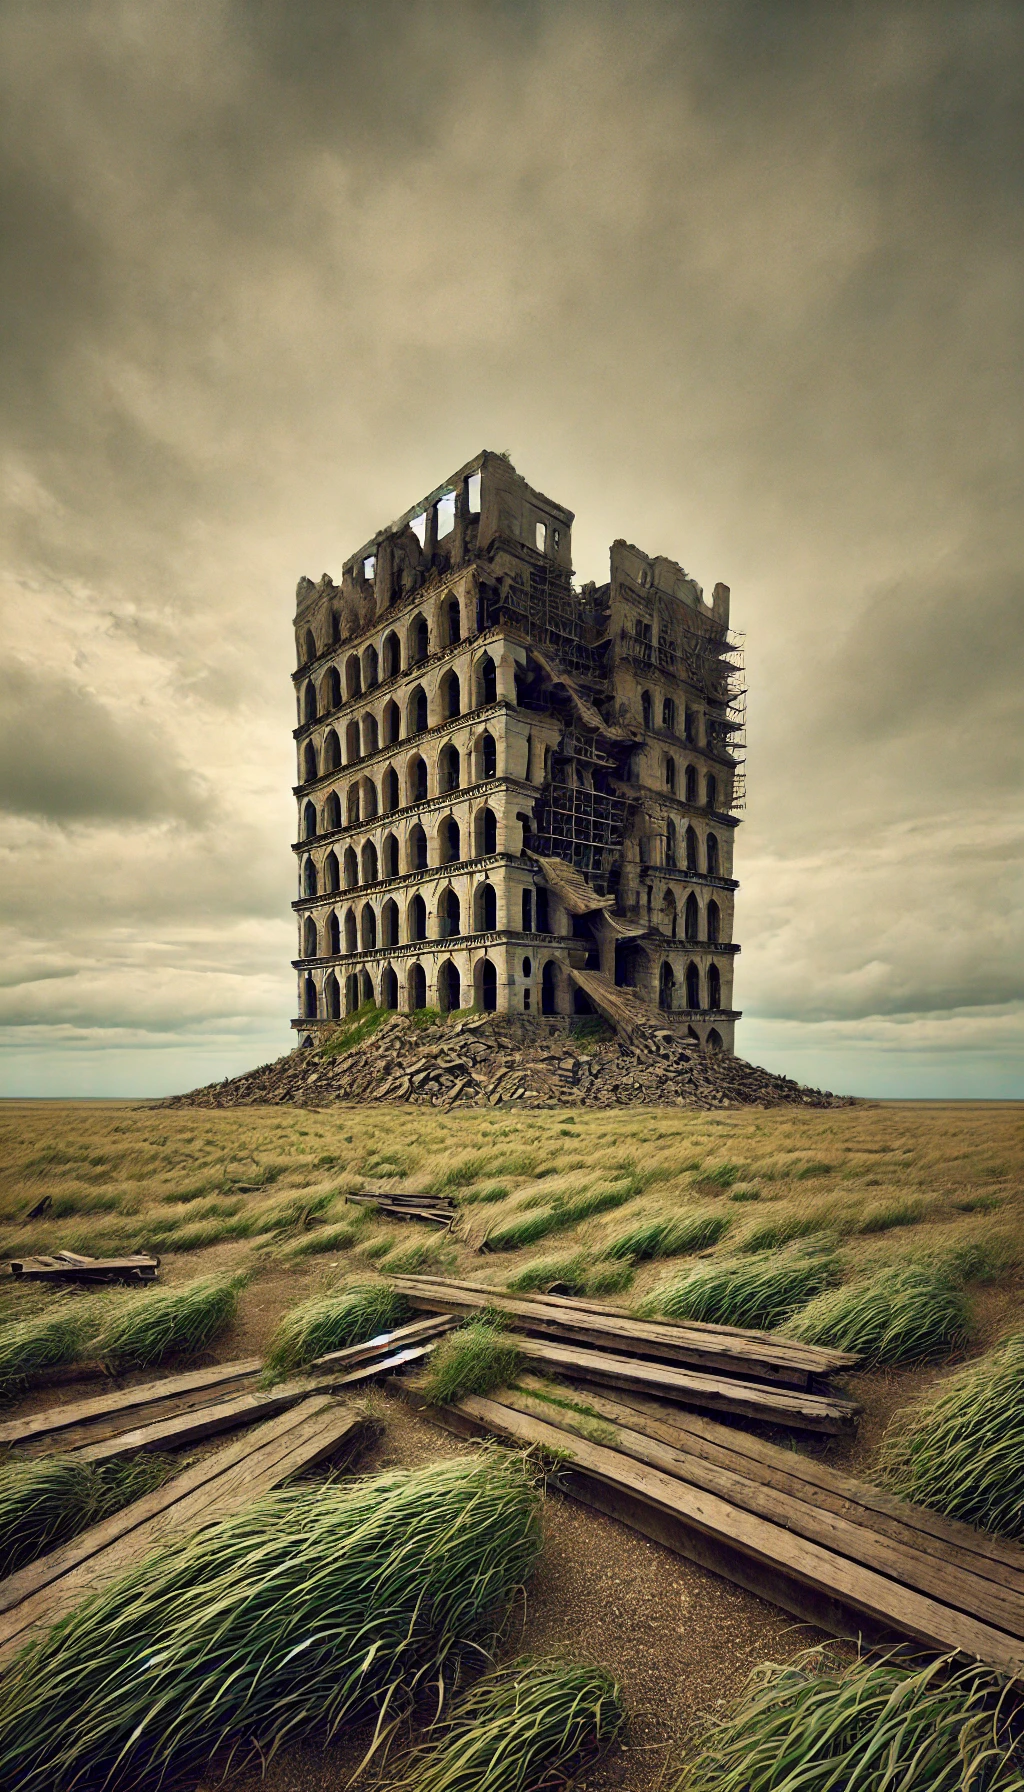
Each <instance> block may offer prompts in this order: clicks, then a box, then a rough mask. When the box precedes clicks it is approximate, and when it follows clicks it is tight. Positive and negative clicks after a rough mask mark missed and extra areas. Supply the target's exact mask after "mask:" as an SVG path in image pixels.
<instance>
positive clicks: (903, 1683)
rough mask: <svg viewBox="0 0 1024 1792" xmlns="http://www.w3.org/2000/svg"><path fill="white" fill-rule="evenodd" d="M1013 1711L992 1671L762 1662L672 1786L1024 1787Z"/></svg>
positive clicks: (1007, 1790) (803, 1789)
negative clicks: (783, 1664)
mask: <svg viewBox="0 0 1024 1792" xmlns="http://www.w3.org/2000/svg"><path fill="white" fill-rule="evenodd" d="M1022 1787H1024V1756H1022V1754H1021V1752H1020V1728H1019V1713H1018V1712H1017V1709H1016V1701H1015V1700H1014V1699H1013V1698H1012V1697H1011V1694H1010V1692H1009V1690H1008V1688H1007V1687H1006V1685H1005V1684H1004V1683H1003V1682H1001V1681H1000V1680H999V1679H998V1678H997V1676H996V1675H995V1674H993V1673H991V1672H990V1671H989V1670H988V1669H987V1668H983V1667H980V1666H978V1665H976V1664H975V1665H972V1666H969V1667H957V1666H956V1665H955V1663H954V1661H953V1658H943V1659H936V1660H930V1661H928V1662H926V1663H925V1664H924V1665H922V1664H921V1663H920V1661H918V1662H913V1661H908V1660H906V1659H901V1658H900V1657H898V1656H896V1655H888V1656H883V1657H881V1658H878V1657H865V1658H861V1659H859V1660H857V1661H855V1662H852V1663H850V1664H849V1665H848V1666H843V1665H842V1664H841V1663H839V1662H837V1661H835V1660H834V1659H833V1658H831V1657H830V1656H828V1655H827V1654H822V1653H820V1652H818V1651H817V1650H813V1649H809V1650H807V1651H806V1652H805V1653H804V1654H802V1655H799V1656H797V1658H796V1660H795V1661H792V1662H789V1663H787V1664H786V1665H785V1666H779V1665H777V1664H776V1663H766V1664H765V1666H763V1667H761V1668H759V1669H758V1670H757V1671H756V1672H755V1673H754V1674H753V1675H752V1676H751V1679H750V1680H749V1681H748V1683H747V1687H746V1689H745V1691H744V1692H743V1694H742V1696H741V1698H740V1700H739V1703H738V1705H737V1707H736V1709H735V1710H734V1711H733V1713H732V1714H731V1716H729V1717H726V1718H724V1719H722V1720H721V1721H719V1722H716V1723H715V1724H714V1726H713V1727H712V1729H711V1732H710V1734H709V1735H708V1736H707V1737H706V1738H705V1740H704V1743H703V1746H702V1748H701V1751H700V1753H699V1755H698V1756H697V1758H696V1759H695V1760H693V1761H691V1762H690V1763H689V1765H688V1766H687V1767H686V1769H685V1771H684V1772H683V1775H682V1778H681V1779H680V1780H678V1781H677V1782H676V1792H853V1789H854V1788H856V1792H1021V1788H1022Z"/></svg>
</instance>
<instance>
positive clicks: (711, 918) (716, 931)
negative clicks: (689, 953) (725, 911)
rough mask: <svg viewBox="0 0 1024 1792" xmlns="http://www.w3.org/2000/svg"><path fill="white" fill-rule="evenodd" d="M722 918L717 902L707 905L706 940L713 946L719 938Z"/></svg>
mask: <svg viewBox="0 0 1024 1792" xmlns="http://www.w3.org/2000/svg"><path fill="white" fill-rule="evenodd" d="M721 931H722V916H721V911H720V909H719V907H718V904H717V902H709V903H708V939H709V940H710V941H711V943H712V945H715V944H716V943H717V941H718V940H719V939H720V938H721Z"/></svg>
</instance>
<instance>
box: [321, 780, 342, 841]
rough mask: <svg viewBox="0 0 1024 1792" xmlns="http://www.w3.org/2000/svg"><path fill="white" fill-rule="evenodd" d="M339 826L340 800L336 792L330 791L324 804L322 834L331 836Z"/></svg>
mask: <svg viewBox="0 0 1024 1792" xmlns="http://www.w3.org/2000/svg"><path fill="white" fill-rule="evenodd" d="M340 826H341V798H340V796H339V795H338V792H337V791H336V790H332V791H331V794H330V796H329V797H328V798H327V801H326V803H325V804H324V832H325V833H327V834H333V833H334V831H335V829H336V828H340Z"/></svg>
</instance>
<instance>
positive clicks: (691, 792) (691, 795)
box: [684, 765, 697, 803]
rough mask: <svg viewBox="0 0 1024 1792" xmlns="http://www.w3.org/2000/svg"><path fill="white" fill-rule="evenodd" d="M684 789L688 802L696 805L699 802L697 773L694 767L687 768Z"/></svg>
mask: <svg viewBox="0 0 1024 1792" xmlns="http://www.w3.org/2000/svg"><path fill="white" fill-rule="evenodd" d="M684 788H685V793H686V800H687V802H688V803H695V802H696V801H697V773H696V771H695V770H694V768H693V766H692V765H688V766H687V768H686V783H685V786H684Z"/></svg>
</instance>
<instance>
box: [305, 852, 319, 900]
mask: <svg viewBox="0 0 1024 1792" xmlns="http://www.w3.org/2000/svg"><path fill="white" fill-rule="evenodd" d="M302 893H303V895H304V896H315V895H316V893H317V887H316V866H315V865H314V863H313V861H312V859H307V860H306V862H305V864H304V865H303V867H302Z"/></svg>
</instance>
